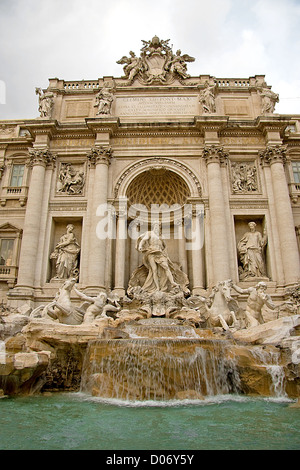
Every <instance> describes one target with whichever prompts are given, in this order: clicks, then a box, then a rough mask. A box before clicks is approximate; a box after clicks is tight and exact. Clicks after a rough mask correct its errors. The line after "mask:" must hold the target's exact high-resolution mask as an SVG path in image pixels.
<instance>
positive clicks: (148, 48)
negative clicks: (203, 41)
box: [117, 36, 195, 85]
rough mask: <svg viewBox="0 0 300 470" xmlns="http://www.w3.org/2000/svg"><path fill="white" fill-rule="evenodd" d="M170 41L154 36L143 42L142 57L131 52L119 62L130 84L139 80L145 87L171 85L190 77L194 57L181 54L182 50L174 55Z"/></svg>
mask: <svg viewBox="0 0 300 470" xmlns="http://www.w3.org/2000/svg"><path fill="white" fill-rule="evenodd" d="M169 41H170V39H167V40H161V39H159V38H158V37H157V36H154V37H153V38H152V39H151V40H150V41H142V42H143V44H144V46H143V47H142V49H141V54H140V57H137V56H136V55H135V53H134V52H132V51H130V52H129V57H127V56H123V57H122V58H121V59H120V60H118V61H117V64H122V65H124V67H123V70H124V74H125V78H126V79H127V80H128V82H129V83H132V82H133V81H134V80H135V79H136V78H137V79H138V80H139V81H140V82H141V83H142V84H144V85H151V84H153V83H155V84H169V83H172V82H173V81H174V80H175V79H176V78H177V79H178V80H179V81H182V80H184V79H186V78H189V77H190V75H189V74H188V73H187V63H188V62H194V60H195V59H194V57H191V56H189V55H188V54H181V51H180V50H178V51H177V52H176V54H174V53H173V51H172V48H171V47H170V45H169Z"/></svg>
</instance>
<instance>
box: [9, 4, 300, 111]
mask: <svg viewBox="0 0 300 470" xmlns="http://www.w3.org/2000/svg"><path fill="white" fill-rule="evenodd" d="M154 35H157V36H159V37H160V38H161V39H170V44H173V50H174V51H176V50H177V49H181V51H182V53H187V54H189V55H191V56H193V57H195V59H196V60H195V62H193V63H191V64H189V68H188V70H189V73H190V74H191V75H193V76H197V75H201V74H210V75H212V76H215V77H217V78H230V77H234V78H248V77H250V76H254V75H260V74H263V75H265V76H266V81H267V83H268V84H269V85H272V90H273V91H274V92H276V93H279V96H280V102H279V103H278V104H277V106H276V108H275V111H276V112H278V113H283V114H300V60H299V52H300V0H209V1H208V0H184V1H183V0H89V1H88V2H83V1H82V0H0V119H22V118H25V119H28V118H35V117H37V116H38V111H37V107H38V104H37V101H38V99H37V96H36V94H35V87H41V88H46V87H47V86H48V79H49V78H53V77H58V78H61V79H65V80H82V79H97V78H99V77H103V76H105V75H106V76H108V75H113V76H116V77H119V76H121V75H122V74H123V70H122V66H121V65H118V64H116V61H117V60H118V59H120V58H121V57H122V56H123V55H128V52H129V51H130V50H133V51H134V52H135V53H136V54H137V55H138V54H139V52H140V49H141V47H142V42H141V40H142V39H144V40H150V39H151V38H152V37H153V36H154ZM3 88H4V91H5V100H4V99H3ZM1 89H2V100H1ZM3 101H5V103H4V104H1V102H3Z"/></svg>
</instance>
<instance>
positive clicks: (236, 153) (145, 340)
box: [0, 36, 300, 400]
mask: <svg viewBox="0 0 300 470" xmlns="http://www.w3.org/2000/svg"><path fill="white" fill-rule="evenodd" d="M193 61H194V58H193V57H190V56H189V55H188V54H181V51H180V50H178V51H177V53H176V54H174V53H173V51H172V47H171V46H170V45H169V40H166V41H165V40H161V39H159V38H158V37H157V36H155V37H153V38H152V40H150V41H143V47H142V49H141V53H140V56H139V57H137V56H136V55H135V54H134V53H133V52H132V51H131V52H130V57H127V56H123V57H122V58H121V59H120V60H119V61H118V63H119V64H121V65H123V68H124V76H122V77H119V78H115V77H103V78H102V79H98V80H95V81H91V82H87V81H85V80H83V81H79V82H66V81H64V80H60V79H51V80H50V82H49V87H48V89H47V90H41V89H40V88H37V90H36V92H37V94H38V97H39V112H40V117H38V118H37V119H33V120H29V121H27V120H22V121H16V122H15V121H14V122H12V121H7V122H6V121H3V123H2V126H1V133H0V134H1V135H0V144H1V146H0V147H1V149H0V180H1V186H0V255H1V263H0V298H1V299H2V307H3V309H2V310H3V311H2V312H1V316H0V320H1V322H0V334H1V336H0V341H1V347H0V359H1V363H0V377H1V384H0V388H2V389H3V393H8V394H13V393H30V392H32V391H37V390H78V389H79V387H80V383H81V387H82V388H83V389H85V390H87V391H88V392H89V393H92V394H96V395H99V396H111V397H118V398H120V397H121V398H130V399H138V400H140V399H143V400H145V399H159V400H164V399H173V398H176V397H177V398H178V397H181V398H183V397H184V396H189V397H198V398H201V397H205V396H207V395H210V394H219V393H245V394H247V393H249V394H252V393H253V394H265V395H268V394H273V395H274V394H276V393H287V394H288V395H289V396H291V397H298V396H299V393H300V392H299V376H300V374H299V363H300V359H299V357H300V353H299V351H300V343H299V321H300V320H299V313H300V301H299V281H300V261H299V246H298V242H299V233H300V231H299V224H300V218H299V217H300V216H299V214H300V211H299V204H300V198H299V187H298V186H299V184H298V185H297V184H296V183H295V181H299V173H298V172H299V165H298V163H299V162H298V160H300V157H299V155H300V151H299V148H298V147H299V145H298V142H299V136H300V119H299V116H295V117H291V116H278V115H276V114H274V106H275V103H276V102H277V101H278V96H277V95H276V93H273V92H272V91H271V87H270V86H268V85H267V84H266V82H265V80H264V76H260V75H257V76H255V77H250V78H249V79H217V78H215V77H211V76H207V75H199V76H198V77H191V76H190V75H189V74H188V73H187V67H188V64H189V63H190V62H193ZM295 227H296V230H295ZM297 237H298V239H297ZM0 307H1V306H0Z"/></svg>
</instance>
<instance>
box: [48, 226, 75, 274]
mask: <svg viewBox="0 0 300 470" xmlns="http://www.w3.org/2000/svg"><path fill="white" fill-rule="evenodd" d="M79 252H80V246H79V244H78V242H77V239H76V236H75V234H74V225H72V224H68V225H67V231H66V233H65V234H64V235H63V236H62V237H61V238H60V240H59V243H57V245H56V246H55V249H54V251H53V253H51V255H50V259H54V260H55V268H56V275H55V277H54V279H68V278H70V277H74V276H78V261H79Z"/></svg>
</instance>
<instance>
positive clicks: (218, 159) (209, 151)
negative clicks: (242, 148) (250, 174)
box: [203, 145, 228, 165]
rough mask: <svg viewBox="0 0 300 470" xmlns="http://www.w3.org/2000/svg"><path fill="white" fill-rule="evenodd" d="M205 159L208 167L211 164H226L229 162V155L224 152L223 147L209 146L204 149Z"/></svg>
mask: <svg viewBox="0 0 300 470" xmlns="http://www.w3.org/2000/svg"><path fill="white" fill-rule="evenodd" d="M203 158H204V160H205V161H206V165H208V164H209V163H219V164H222V163H225V162H226V161H227V160H228V154H227V153H226V152H224V149H223V147H221V146H217V145H209V146H206V147H204V149H203Z"/></svg>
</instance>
